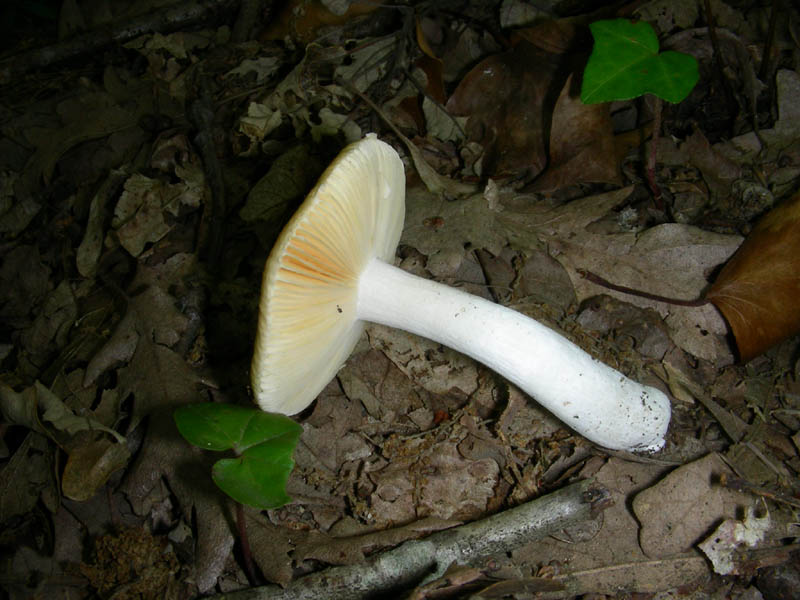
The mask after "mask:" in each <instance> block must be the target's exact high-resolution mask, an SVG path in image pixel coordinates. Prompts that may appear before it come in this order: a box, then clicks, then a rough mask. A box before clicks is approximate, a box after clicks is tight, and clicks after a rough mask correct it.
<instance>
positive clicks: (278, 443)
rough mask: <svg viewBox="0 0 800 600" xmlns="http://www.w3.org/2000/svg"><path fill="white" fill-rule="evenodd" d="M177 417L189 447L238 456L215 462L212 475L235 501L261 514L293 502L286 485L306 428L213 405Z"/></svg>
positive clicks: (254, 412) (178, 413)
mask: <svg viewBox="0 0 800 600" xmlns="http://www.w3.org/2000/svg"><path fill="white" fill-rule="evenodd" d="M173 416H174V419H175V423H176V425H177V426H178V431H179V432H180V434H181V435H182V436H183V437H184V438H185V439H186V440H187V441H188V442H189V443H191V444H193V445H195V446H198V447H200V448H203V449H205V450H230V449H233V450H234V451H235V452H236V454H237V457H236V458H224V459H222V460H219V461H217V462H216V463H215V464H214V467H213V469H212V473H211V475H212V478H213V479H214V482H215V483H216V484H217V486H218V487H219V488H220V489H221V490H222V491H223V492H225V493H226V494H228V495H229V496H230V497H231V498H233V499H234V500H237V501H238V502H241V503H242V504H247V505H249V506H253V507H256V508H259V509H262V510H263V509H268V508H277V507H278V506H282V505H284V504H286V503H287V502H289V501H290V500H291V498H290V497H289V496H288V495H287V494H286V482H287V481H288V479H289V475H290V474H291V472H292V469H293V468H294V460H293V459H292V453H293V452H294V449H295V447H296V446H297V441H298V440H299V439H300V434H301V433H302V432H303V428H302V427H301V426H300V425H298V424H297V423H295V422H294V421H292V420H291V419H290V418H289V417H286V416H284V415H277V414H273V413H265V412H263V411H261V410H259V409H257V408H248V407H245V406H236V405H233V404H219V403H213V402H210V403H204V404H192V405H188V406H182V407H180V408H178V409H177V410H176V411H175V412H174V414H173Z"/></svg>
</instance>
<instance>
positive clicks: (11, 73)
mask: <svg viewBox="0 0 800 600" xmlns="http://www.w3.org/2000/svg"><path fill="white" fill-rule="evenodd" d="M238 3H239V0H191V1H188V2H181V3H179V4H173V5H171V6H168V7H166V8H163V9H161V10H158V11H154V12H152V13H148V14H145V15H141V16H139V17H136V18H134V19H131V20H129V21H126V22H124V23H114V24H112V25H110V26H108V27H101V28H98V29H95V30H93V31H90V32H88V33H86V34H84V35H79V36H77V37H73V38H70V39H68V40H65V41H63V42H58V43H57V44H53V45H52V46H47V47H45V48H37V49H35V50H31V51H29V52H24V53H22V54H16V55H14V56H11V57H9V58H6V59H5V60H2V61H0V85H5V84H8V83H11V82H12V81H14V80H15V79H16V78H17V77H19V76H21V75H23V74H25V73H27V72H28V71H33V70H35V69H40V68H42V67H47V66H50V65H53V64H56V63H59V62H61V61H64V60H69V59H71V58H76V57H79V56H86V55H89V54H91V53H93V52H96V51H97V50H100V49H101V48H104V47H106V46H108V45H110V44H122V43H124V42H127V41H130V40H132V39H134V38H136V37H139V36H140V35H143V34H145V33H153V32H159V33H168V32H171V31H177V30H179V29H187V28H190V27H193V26H195V25H198V24H200V23H203V22H205V21H207V20H210V19H212V18H213V17H214V16H215V15H216V14H217V13H218V12H220V11H223V10H229V9H231V8H232V7H234V6H235V5H236V4H238Z"/></svg>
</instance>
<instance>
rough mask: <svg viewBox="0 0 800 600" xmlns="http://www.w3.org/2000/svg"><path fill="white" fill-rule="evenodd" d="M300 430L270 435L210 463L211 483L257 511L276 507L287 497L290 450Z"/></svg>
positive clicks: (285, 500)
mask: <svg viewBox="0 0 800 600" xmlns="http://www.w3.org/2000/svg"><path fill="white" fill-rule="evenodd" d="M298 439H300V430H299V428H298V431H295V432H289V433H285V434H284V435H281V436H279V437H274V438H272V439H270V440H268V441H265V442H263V443H261V444H259V445H257V446H253V447H251V448H249V449H247V450H245V451H244V452H243V453H242V455H241V456H239V457H237V458H223V459H222V460H219V461H217V462H216V464H215V465H214V468H213V469H212V472H211V474H212V477H213V479H214V483H216V484H217V486H219V488H220V489H221V490H222V491H223V492H225V493H226V494H228V495H229V496H230V497H231V498H233V499H234V500H236V501H238V502H241V503H242V504H247V505H248V506H253V507H255V508H258V509H260V510H267V509H270V508H277V507H279V506H283V505H284V504H286V503H287V502H289V501H290V500H291V498H290V497H289V496H288V495H287V494H286V482H287V481H288V480H289V475H290V474H291V472H292V469H293V468H294V460H293V459H292V452H294V448H295V446H296V445H297V440H298Z"/></svg>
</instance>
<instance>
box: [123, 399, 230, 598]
mask: <svg viewBox="0 0 800 600" xmlns="http://www.w3.org/2000/svg"><path fill="white" fill-rule="evenodd" d="M212 462H213V457H211V456H210V455H209V454H208V453H204V452H203V451H201V450H199V449H197V448H195V447H194V446H191V445H190V444H189V443H187V442H186V441H185V440H184V439H183V438H181V436H180V434H179V433H178V430H177V428H176V427H175V424H174V422H173V420H172V416H171V415H170V414H164V413H162V414H160V415H153V418H151V419H150V421H149V426H148V431H147V443H145V444H143V445H142V449H141V451H140V453H139V455H138V457H137V459H136V461H135V462H134V464H133V466H132V467H131V468H130V469H129V471H128V473H127V476H126V479H125V482H124V485H123V487H122V489H123V491H124V492H125V494H126V495H127V496H128V499H129V500H130V502H131V506H132V507H133V510H134V512H135V513H136V514H137V515H147V514H149V513H150V511H151V510H152V508H153V505H154V503H156V502H159V501H160V500H161V496H162V495H165V494H169V493H170V492H171V493H173V494H175V497H176V498H177V499H178V502H179V505H180V509H181V511H182V512H183V515H184V517H185V518H186V520H187V521H190V522H192V521H193V522H195V526H196V527H197V540H196V549H195V555H194V571H195V573H194V578H195V581H196V583H197V586H198V588H199V590H200V592H201V593H205V592H208V591H209V590H210V589H211V588H212V587H213V586H214V585H215V584H216V581H217V578H218V577H219V575H220V574H221V573H222V570H223V568H224V567H225V562H226V560H227V559H228V556H229V555H230V552H231V549H232V548H233V541H234V538H233V533H232V531H231V528H230V524H229V522H230V521H229V519H230V518H232V514H233V506H232V502H233V501H232V500H230V499H228V498H227V497H226V496H225V494H223V493H222V492H221V491H220V490H219V489H218V488H217V487H216V486H215V485H214V483H213V482H212V480H211V463H212ZM164 479H166V482H167V484H168V486H169V488H168V489H167V486H165V485H164V482H163V480H164Z"/></svg>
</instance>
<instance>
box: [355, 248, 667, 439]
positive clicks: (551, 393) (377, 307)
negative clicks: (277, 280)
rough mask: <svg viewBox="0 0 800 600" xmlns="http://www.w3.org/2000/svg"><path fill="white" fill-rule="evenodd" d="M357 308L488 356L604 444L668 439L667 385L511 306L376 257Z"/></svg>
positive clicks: (368, 316) (362, 315) (483, 358)
mask: <svg viewBox="0 0 800 600" xmlns="http://www.w3.org/2000/svg"><path fill="white" fill-rule="evenodd" d="M357 312H358V318H359V319H362V320H364V321H371V322H373V323H380V324H383V325H388V326H390V327H397V328H398V329H403V330H405V331H408V332H410V333H414V334H417V335H420V336H422V337H426V338H429V339H432V340H435V341H437V342H440V343H442V344H444V345H446V346H449V347H450V348H453V349H454V350H458V351H459V352H461V353H463V354H466V355H468V356H471V357H472V358H474V359H475V360H477V361H480V362H482V363H483V364H485V365H486V366H488V367H489V368H491V369H492V370H494V371H496V372H497V373H499V374H500V375H502V376H503V377H505V378H506V379H508V380H509V381H511V382H512V383H514V384H516V385H517V386H519V387H520V388H521V389H522V390H523V391H525V392H526V393H527V394H528V395H530V396H531V397H533V398H534V399H536V400H537V401H538V402H539V403H540V404H541V405H542V406H544V407H545V408H547V409H548V410H549V411H550V412H551V413H553V415H555V416H556V417H558V418H559V419H560V420H561V421H563V422H564V423H566V424H567V425H569V426H570V427H571V428H572V429H574V430H575V431H577V432H578V433H580V434H581V435H583V436H585V437H586V438H588V439H589V440H591V441H593V442H595V443H597V444H599V445H601V446H604V447H606V448H610V449H613V450H631V451H632V450H636V451H649V452H654V451H656V450H659V449H660V448H662V447H663V445H664V436H665V435H666V431H667V427H668V425H669V419H670V403H669V399H668V398H667V397H666V395H665V394H664V393H663V392H661V391H660V390H657V389H655V388H653V387H649V386H644V385H641V384H639V383H636V382H635V381H632V380H630V379H628V378H627V377H625V376H624V375H622V374H621V373H620V372H618V371H616V370H614V369H612V368H611V367H609V366H608V365H605V364H604V363H602V362H600V361H599V360H597V359H595V358H592V357H591V356H590V355H589V354H587V353H586V352H585V351H583V350H582V349H581V348H579V347H578V346H576V345H575V344H573V343H572V342H570V341H569V340H567V339H566V338H564V337H563V336H561V335H560V334H558V333H556V332H555V331H553V330H552V329H550V328H549V327H546V326H545V325H542V324H541V323H539V322H537V321H535V320H533V319H531V318H529V317H526V316H525V315H523V314H521V313H518V312H516V311H514V310H512V309H510V308H506V307H505V306H501V305H499V304H495V303H493V302H489V301H488V300H484V299H483V298H479V297H477V296H473V295H471V294H467V293H466V292H463V291H461V290H458V289H455V288H451V287H448V286H446V285H443V284H440V283H436V282H434V281H430V280H427V279H423V278H421V277H416V276H414V275H411V274H410V273H406V272H405V271H403V270H402V269H398V268H397V267H394V266H392V265H389V264H387V263H385V262H383V261H381V260H378V259H372V260H371V261H370V262H369V264H368V265H367V267H366V268H365V270H364V271H363V272H362V274H361V277H360V279H359V289H358V308H357Z"/></svg>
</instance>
